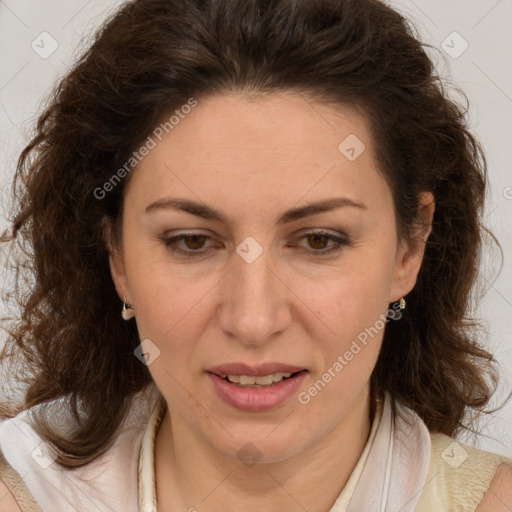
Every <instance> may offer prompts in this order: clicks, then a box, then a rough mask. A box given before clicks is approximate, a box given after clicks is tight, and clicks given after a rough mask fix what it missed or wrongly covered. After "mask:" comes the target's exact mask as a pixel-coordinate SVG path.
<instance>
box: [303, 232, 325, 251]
mask: <svg viewBox="0 0 512 512" xmlns="http://www.w3.org/2000/svg"><path fill="white" fill-rule="evenodd" d="M307 240H308V243H309V246H310V247H311V249H316V250H319V249H325V248H326V247H327V243H328V242H329V240H330V238H329V237H328V236H327V235H324V234H316V233H315V234H312V235H308V236H307Z"/></svg>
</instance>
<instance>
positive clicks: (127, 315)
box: [121, 297, 135, 321]
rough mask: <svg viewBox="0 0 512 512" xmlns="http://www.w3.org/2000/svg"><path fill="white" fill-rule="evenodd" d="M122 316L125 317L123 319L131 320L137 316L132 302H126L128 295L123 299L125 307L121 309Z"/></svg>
mask: <svg viewBox="0 0 512 512" xmlns="http://www.w3.org/2000/svg"><path fill="white" fill-rule="evenodd" d="M121 316H122V317H123V320H126V321H128V320H130V319H132V318H133V317H134V316H135V311H134V310H133V306H130V304H127V303H126V297H125V298H124V301H123V309H122V311H121Z"/></svg>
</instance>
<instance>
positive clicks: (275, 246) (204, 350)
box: [111, 93, 422, 462]
mask: <svg viewBox="0 0 512 512" xmlns="http://www.w3.org/2000/svg"><path fill="white" fill-rule="evenodd" d="M189 110H190V112H189V113H188V114H183V113H182V115H181V116H180V118H179V122H177V123H176V120H174V123H173V125H172V126H173V128H172V129H169V125H167V131H168V133H166V131H165V130H159V131H157V132H155V133H158V137H157V136H155V135H153V136H152V138H153V140H154V142H155V143H156V145H155V144H153V143H150V144H149V145H150V146H153V145H154V146H155V147H153V149H150V150H149V152H148V154H147V155H146V156H145V157H144V159H143V160H142V161H141V163H140V164H139V165H138V167H137V169H136V170H134V171H133V175H132V176H131V181H130V183H129V186H128V187H127V190H126V195H125V204H124V216H123V221H122V242H121V243H120V247H119V250H118V251H113V252H112V258H111V269H112V274H113V277H114V280H115V282H116V287H117V290H118V293H119V295H120V297H121V298H126V301H127V302H129V303H130V304H132V305H133V306H134V309H135V317H136V322H137V328H138V330H139V333H140V339H141V340H150V341H145V342H144V343H143V351H144V353H145V354H146V357H147V358H148V359H147V362H148V363H149V370H150V372H151V375H152V377H153V378H154V380H155V382H156V384H157V386H158V388H159V389H160V391H161V392H162V394H163V395H164V397H165V398H166V400H167V403H168V407H169V411H170V417H171V421H172V422H174V423H175V424H176V425H182V426H183V428H185V429H187V432H189V433H191V434H190V435H193V436H194V437H195V438H196V440H198V441H199V442H202V443H203V444H205V446H209V447H211V448H213V449H215V450H216V451H217V452H219V453H222V454H224V455H226V456H227V457H231V458H236V457H240V456H241V455H240V454H241V453H242V454H243V450H246V451H247V450H249V451H250V450H253V451H257V454H258V455H257V457H258V458H260V457H261V462H264V461H269V462H270V461H277V460H282V459H285V458H288V457H291V456H292V455H294V454H297V453H299V452H301V450H305V449H307V448H311V447H313V446H314V445H315V444H317V443H319V442H320V441H321V440H323V439H324V438H326V436H328V435H329V434H330V433H334V432H336V430H337V429H340V428H341V427H342V426H343V425H345V427H346V426H347V425H349V424H350V421H352V422H353V423H352V424H353V426H357V425H359V424H360V423H357V421H359V422H360V419H361V413H362V412H364V413H365V414H366V413H367V405H368V391H369V378H370V375H371V373H372V370H373V368H374V365H375V363H376V360H377V356H378V353H379V349H380V346H381V340H382V336H383V331H384V329H383V327H384V325H385V320H386V314H387V312H388V309H389V307H390V302H394V301H396V300H398V299H400V298H401V297H402V296H403V295H405V294H406V293H408V292H409V291H410V290H411V289H412V287H413V286H414V283H415V279H416V275H417V272H418V269H419V265H420V263H421V257H422V250H421V247H408V246H405V245H402V244H400V243H399V241H398V239H397V234H396V226H395V216H394V209H393V202H392V197H391V193H390V189H389V187H388V186H387V184H386V182H385V181H384V179H383V178H382V177H381V175H380V174H379V172H378V171H377V166H376V162H375V159H374V146H373V143H372V140H371V139H370V135H369V130H368V127H367V125H366V124H365V121H364V119H363V118H362V117H361V116H360V115H357V114H356V113H354V111H351V110H349V109H348V108H343V107H341V106H338V107H334V106H326V105H321V104H319V103H316V102H315V101H314V100H313V99H312V98H308V97H305V96H300V95H292V94H285V93H279V94H277V93H274V94H272V95H270V96H267V97H265V98H264V99H263V98H260V99H258V100H251V99H248V98H247V97H245V96H243V95H241V94H240V95H235V94H231V95H228V94H225V95H218V96H214V97H209V98H206V99H203V100H201V99H199V100H198V102H197V105H196V106H195V107H193V108H190V109H188V108H187V109H183V110H182V112H185V111H187V112H188V111H189ZM159 138H160V139H161V140H159ZM315 232H316V233H317V234H314V233H315ZM318 232H319V233H320V234H318ZM420 245H421V244H420ZM404 314H406V313H404ZM391 321H399V320H391ZM141 364H142V363H141ZM227 365H230V368H225V366H227ZM243 365H246V367H244V366H243ZM262 365H270V366H267V367H264V366H262ZM295 372H299V373H297V374H296V375H293V374H294V373H295ZM269 373H270V374H279V373H281V374H282V373H285V374H289V373H292V376H291V377H290V378H289V379H285V380H283V381H281V383H280V384H279V383H275V384H272V385H268V384H266V383H267V382H270V380H267V381H265V380H264V381H261V380H260V381H259V382H260V383H261V385H262V386H264V387H254V385H255V384H256V382H255V381H254V380H251V379H248V380H244V377H242V378H241V381H242V384H243V383H244V382H245V383H246V384H245V386H246V387H241V386H240V385H238V384H236V383H229V382H227V381H226V380H225V379H223V378H222V377H223V375H224V374H230V375H234V376H235V377H234V378H233V379H232V380H235V381H236V380H237V376H240V375H248V376H249V377H251V376H253V377H254V376H257V375H260V374H264V375H268V374H269ZM279 377H280V376H279V375H277V376H275V378H274V379H273V380H278V379H279ZM251 383H253V384H252V386H253V387H247V386H251ZM315 390H316V391H315ZM356 411H358V412H357V415H358V416H357V417H358V419H357V421H356V420H354V419H353V418H355V415H356ZM351 418H352V420H351ZM247 443H252V444H251V445H248V444H247ZM253 445H254V447H256V448H254V447H253ZM248 446H250V448H248ZM240 450H242V452H240ZM249 455H250V454H249Z"/></svg>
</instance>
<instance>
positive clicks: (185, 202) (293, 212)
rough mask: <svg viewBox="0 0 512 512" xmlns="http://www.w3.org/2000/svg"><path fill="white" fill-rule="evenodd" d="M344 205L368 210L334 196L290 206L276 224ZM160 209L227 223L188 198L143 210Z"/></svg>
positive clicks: (161, 202) (168, 200) (164, 200)
mask: <svg viewBox="0 0 512 512" xmlns="http://www.w3.org/2000/svg"><path fill="white" fill-rule="evenodd" d="M346 206H349V207H353V208H359V209H361V210H368V207H367V206H366V205H365V204H364V203H361V202H360V201H356V200H354V199H349V198H347V197H335V198H331V199H325V200H323V201H318V202H315V203H309V204H306V205H304V206H299V207H297V208H292V209H290V210H288V211H286V212H284V213H283V214H282V215H281V216H280V217H279V219H278V221H277V224H286V223H289V222H293V221H295V220H299V219H303V218H305V217H309V216H310V215H316V214H319V213H324V212H329V211H332V210H336V209H337V208H342V207H346ZM160 209H174V210H180V211H183V212H186V213H190V214H192V215H196V216H197V217H201V218H202V219H206V220H211V221H218V222H223V223H225V224H228V222H227V218H226V216H225V215H224V214H223V213H222V212H220V211H219V210H217V209H215V208H212V207H211V206H208V205H206V204H205V203H202V202H198V201H192V200H190V199H181V198H162V199H158V200H156V201H154V202H153V203H151V204H149V205H148V206H146V208H145V212H146V213H150V212H154V211H156V210H160Z"/></svg>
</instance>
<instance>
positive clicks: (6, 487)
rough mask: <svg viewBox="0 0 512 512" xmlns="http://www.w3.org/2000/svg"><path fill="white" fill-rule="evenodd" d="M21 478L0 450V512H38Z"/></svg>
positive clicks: (37, 507)
mask: <svg viewBox="0 0 512 512" xmlns="http://www.w3.org/2000/svg"><path fill="white" fill-rule="evenodd" d="M40 510H41V509H40V508H39V506H38V505H37V503H36V502H35V501H34V499H33V498H32V496H31V495H30V493H29V492H28V490H27V488H26V486H25V483H24V482H23V479H22V478H21V476H20V475H19V474H18V473H17V472H16V471H15V470H14V469H13V468H12V467H11V466H10V465H9V463H8V462H7V461H6V460H5V457H4V455H3V454H2V451H1V450H0V512H40Z"/></svg>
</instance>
